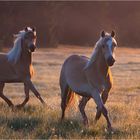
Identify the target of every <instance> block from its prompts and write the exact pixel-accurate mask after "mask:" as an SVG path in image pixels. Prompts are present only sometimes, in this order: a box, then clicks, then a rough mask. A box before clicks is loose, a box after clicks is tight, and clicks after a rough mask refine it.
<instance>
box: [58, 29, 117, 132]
mask: <svg viewBox="0 0 140 140" xmlns="http://www.w3.org/2000/svg"><path fill="white" fill-rule="evenodd" d="M114 36H115V32H114V31H112V33H111V34H109V33H105V32H104V31H102V33H101V37H100V39H99V40H98V41H97V43H96V45H95V49H94V51H93V54H92V56H91V58H90V59H89V58H87V57H85V56H79V55H72V56H70V57H68V58H67V59H66V60H65V62H64V64H63V66H62V70H61V74H60V88H61V99H62V100H61V109H62V117H61V119H62V120H63V118H64V116H65V109H66V107H67V105H68V103H69V102H70V101H71V100H72V96H73V93H76V94H78V95H80V96H82V99H81V101H80V104H79V109H80V112H81V114H82V117H83V122H84V124H85V125H88V119H87V116H86V114H85V111H84V109H85V106H86V103H87V102H88V101H89V99H90V98H93V99H94V101H95V103H96V105H97V113H96V117H95V121H97V120H98V119H99V118H100V116H101V113H102V114H103V115H104V117H105V119H106V121H107V128H108V130H111V123H110V120H109V117H108V112H107V109H106V107H105V105H104V104H105V102H106V100H107V98H108V93H109V91H110V89H111V86H112V76H111V71H110V68H109V67H110V66H112V65H113V64H114V62H115V58H114V57H115V56H114V49H115V47H116V46H117V42H116V40H115V39H114Z"/></svg>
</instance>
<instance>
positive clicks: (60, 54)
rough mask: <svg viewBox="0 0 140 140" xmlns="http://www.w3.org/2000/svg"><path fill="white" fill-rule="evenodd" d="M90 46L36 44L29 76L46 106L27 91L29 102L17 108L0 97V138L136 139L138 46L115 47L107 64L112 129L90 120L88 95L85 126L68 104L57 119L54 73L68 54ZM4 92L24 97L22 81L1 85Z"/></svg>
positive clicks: (139, 126) (139, 119)
mask: <svg viewBox="0 0 140 140" xmlns="http://www.w3.org/2000/svg"><path fill="white" fill-rule="evenodd" d="M92 49H93V48H92V47H90V48H89V47H86V48H84V47H78V46H59V47H58V48H56V49H38V50H37V51H36V52H35V53H34V54H33V64H34V68H35V76H34V78H33V79H32V80H33V83H34V84H35V86H36V88H37V89H38V91H39V92H40V93H41V95H42V97H43V98H44V99H45V101H46V103H47V105H48V107H43V106H42V105H41V103H40V102H39V101H38V99H37V98H36V97H35V96H34V95H33V93H30V101H29V103H28V104H27V105H26V106H25V107H24V108H23V109H21V110H17V111H14V112H13V111H11V109H10V108H9V107H8V106H7V104H6V103H5V102H4V101H3V100H2V99H0V138H1V139H4V138H5V139H6V138H13V139H14V138H24V139H25V138H30V139H35V138H36V139H43V138H46V139H47V138H55V139H56V138H60V139H62V138H64V139H65V138H73V139H76V138H77V139H80V138H82V139H87V138H88V139H90V138H96V139H98V138H102V139H105V138H106V139H111V138H113V139H116V138H117V139H122V138H123V139H126V138H127V139H135V138H140V95H139V94H140V49H132V48H117V50H116V59H117V62H116V63H115V65H114V66H113V67H112V68H111V69H112V73H113V79H114V86H113V88H112V90H111V92H110V96H109V98H108V101H107V104H106V106H107V109H108V111H109V116H110V119H111V122H112V126H113V128H114V129H115V132H114V134H108V133H107V132H106V131H105V127H106V121H105V119H104V117H101V119H100V120H99V121H98V123H97V124H96V125H95V124H94V122H93V120H94V117H95V113H96V110H95V107H96V106H95V103H94V102H93V100H90V101H89V102H88V104H87V106H86V113H87V115H88V118H89V122H90V125H89V127H88V128H85V127H84V126H83V124H82V118H81V115H80V113H79V111H78V110H77V109H74V108H72V109H68V110H67V112H66V120H65V121H64V122H63V123H60V115H61V110H60V89H59V84H58V81H59V73H60V69H61V66H62V64H63V62H64V60H65V59H66V58H67V57H68V56H69V55H71V54H80V55H86V56H90V54H91V52H92ZM4 93H5V94H6V96H8V97H9V98H10V99H12V101H13V102H14V104H18V103H21V102H22V101H23V100H24V92H23V85H22V84H7V85H6V87H5V89H4Z"/></svg>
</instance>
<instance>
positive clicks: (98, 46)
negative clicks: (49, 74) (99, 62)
mask: <svg viewBox="0 0 140 140" xmlns="http://www.w3.org/2000/svg"><path fill="white" fill-rule="evenodd" d="M101 40H102V38H100V39H99V40H98V41H97V42H96V44H95V47H94V50H93V52H92V55H91V57H90V59H89V61H88V63H87V64H86V66H85V69H86V68H88V67H89V66H90V65H91V64H92V63H93V62H94V61H95V60H96V58H97V55H98V52H99V48H100V46H101Z"/></svg>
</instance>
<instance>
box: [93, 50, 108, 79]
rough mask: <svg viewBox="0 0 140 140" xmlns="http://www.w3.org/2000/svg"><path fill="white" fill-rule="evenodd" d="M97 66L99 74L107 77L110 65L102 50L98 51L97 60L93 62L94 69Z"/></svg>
mask: <svg viewBox="0 0 140 140" xmlns="http://www.w3.org/2000/svg"><path fill="white" fill-rule="evenodd" d="M95 68H96V69H97V72H98V74H100V75H101V76H103V77H106V75H107V73H108V70H109V67H108V65H107V64H106V61H105V58H104V56H103V54H102V52H101V51H99V52H98V55H97V57H96V59H95V62H94V63H93V69H95Z"/></svg>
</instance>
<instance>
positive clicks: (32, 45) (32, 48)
mask: <svg viewBox="0 0 140 140" xmlns="http://www.w3.org/2000/svg"><path fill="white" fill-rule="evenodd" d="M29 49H30V51H31V52H34V51H35V49H36V46H35V45H34V44H31V45H30V47H29Z"/></svg>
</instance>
